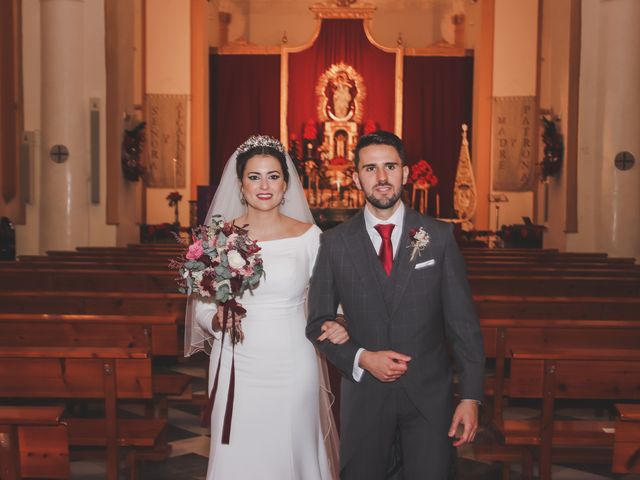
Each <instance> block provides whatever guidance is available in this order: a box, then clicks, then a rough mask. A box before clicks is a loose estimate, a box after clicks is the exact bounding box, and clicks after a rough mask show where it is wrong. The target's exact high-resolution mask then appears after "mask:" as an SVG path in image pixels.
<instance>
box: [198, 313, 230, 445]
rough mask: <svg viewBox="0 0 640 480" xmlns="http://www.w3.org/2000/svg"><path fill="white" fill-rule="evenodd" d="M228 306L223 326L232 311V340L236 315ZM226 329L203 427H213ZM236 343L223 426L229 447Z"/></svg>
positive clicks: (203, 419)
mask: <svg viewBox="0 0 640 480" xmlns="http://www.w3.org/2000/svg"><path fill="white" fill-rule="evenodd" d="M229 307H230V306H229V305H228V304H226V303H225V304H224V306H223V322H222V324H223V325H226V324H227V318H229V311H231V321H232V322H231V330H232V332H231V338H234V337H235V334H236V314H235V312H234V310H233V308H231V309H230V308H229ZM226 330H227V329H226V328H223V329H222V339H221V340H220V356H219V357H218V367H217V368H216V376H215V378H214V379H213V388H212V389H211V394H210V395H209V401H208V402H207V407H206V409H205V411H204V412H203V415H202V426H203V427H209V426H210V425H211V413H212V412H213V405H214V403H215V400H216V393H217V392H218V380H219V379H220V365H221V364H222V351H223V350H224V336H225V332H226ZM235 348H236V345H235V343H233V342H231V374H230V377H229V391H228V393H227V405H226V408H225V412H224V423H223V425H222V443H223V444H224V445H229V439H230V437H231V419H232V417H233V398H234V396H235V386H236V368H235V359H236V355H235Z"/></svg>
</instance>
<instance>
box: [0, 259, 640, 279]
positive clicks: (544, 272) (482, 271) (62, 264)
mask: <svg viewBox="0 0 640 480" xmlns="http://www.w3.org/2000/svg"><path fill="white" fill-rule="evenodd" d="M622 267H623V268H602V266H598V265H591V266H588V267H574V266H573V265H571V264H569V265H549V266H539V265H533V266H524V267H523V266H518V267H512V266H501V265H495V264H469V265H468V268H467V272H468V273H469V275H471V276H482V275H490V276H509V277H512V276H516V277H528V276H532V275H533V276H552V277H558V276H563V277H567V276H568V277H572V276H574V277H600V278H602V277H607V278H611V277H619V278H631V279H636V280H637V281H640V266H638V265H630V266H624V265H623V266H622ZM3 268H11V269H23V270H47V269H56V270H96V269H97V268H99V269H106V270H117V271H123V272H128V271H137V270H149V269H152V270H162V269H168V260H164V259H163V260H162V261H155V260H153V261H141V260H138V259H135V260H131V261H123V260H122V259H117V260H116V259H113V258H111V259H109V260H108V261H107V260H104V259H98V258H96V259H92V260H85V259H75V258H55V259H52V258H50V257H40V258H37V259H21V260H20V261H17V262H15V263H11V264H7V265H4V266H0V273H1V272H2V269H3Z"/></svg>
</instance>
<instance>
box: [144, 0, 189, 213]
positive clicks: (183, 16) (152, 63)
mask: <svg viewBox="0 0 640 480" xmlns="http://www.w3.org/2000/svg"><path fill="white" fill-rule="evenodd" d="M190 32H191V29H190V2H188V1H185V0H147V38H146V45H147V50H146V54H147V55H146V92H147V93H157V94H182V95H188V94H190V92H191V84H190V82H191V74H190V69H191V63H190V62H191V51H190V48H191V37H190ZM190 110H191V102H190V101H188V102H187V119H189V120H188V123H187V131H186V136H185V138H186V139H187V141H186V142H185V143H186V151H187V154H186V157H187V158H186V188H183V189H179V191H180V193H181V194H182V202H180V207H179V208H180V223H181V224H182V225H189V206H188V205H189V204H188V200H189V187H190V185H189V179H190V178H191V174H190V171H191V142H190V141H189V139H190V137H191V125H190V123H189V122H190V119H191V114H190ZM172 190H173V189H168V188H148V189H147V219H146V221H147V223H149V224H156V223H163V222H168V223H173V219H174V216H173V207H169V205H168V203H167V201H166V199H165V198H166V196H167V194H168V193H169V192H170V191H172Z"/></svg>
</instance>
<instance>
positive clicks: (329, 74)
mask: <svg viewBox="0 0 640 480" xmlns="http://www.w3.org/2000/svg"><path fill="white" fill-rule="evenodd" d="M316 93H317V95H318V99H319V102H318V117H319V120H320V121H321V122H327V121H334V122H348V121H352V122H360V121H361V120H362V113H363V100H364V98H365V95H366V92H365V88H364V82H363V81H362V77H361V76H360V74H359V73H358V72H356V70H355V69H354V68H353V67H352V66H351V65H347V64H345V63H337V64H334V65H331V67H329V69H328V70H327V71H326V72H324V73H323V74H322V76H321V77H320V79H319V82H318V86H317V87H316Z"/></svg>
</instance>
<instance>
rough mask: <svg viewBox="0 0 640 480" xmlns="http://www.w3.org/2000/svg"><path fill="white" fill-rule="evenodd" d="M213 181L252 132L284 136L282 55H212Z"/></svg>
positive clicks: (213, 182)
mask: <svg viewBox="0 0 640 480" xmlns="http://www.w3.org/2000/svg"><path fill="white" fill-rule="evenodd" d="M209 78H210V79H211V89H210V92H211V154H212V158H211V174H210V176H211V184H217V183H218V182H219V180H220V176H221V175H222V169H223V168H224V165H225V163H226V161H227V159H228V158H229V157H230V156H231V154H233V152H234V151H235V149H236V148H237V147H238V145H240V144H241V143H242V142H243V141H244V140H246V139H247V137H249V136H250V135H254V134H266V135H271V136H273V137H276V138H278V137H279V136H280V55H211V57H210V77H209Z"/></svg>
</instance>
